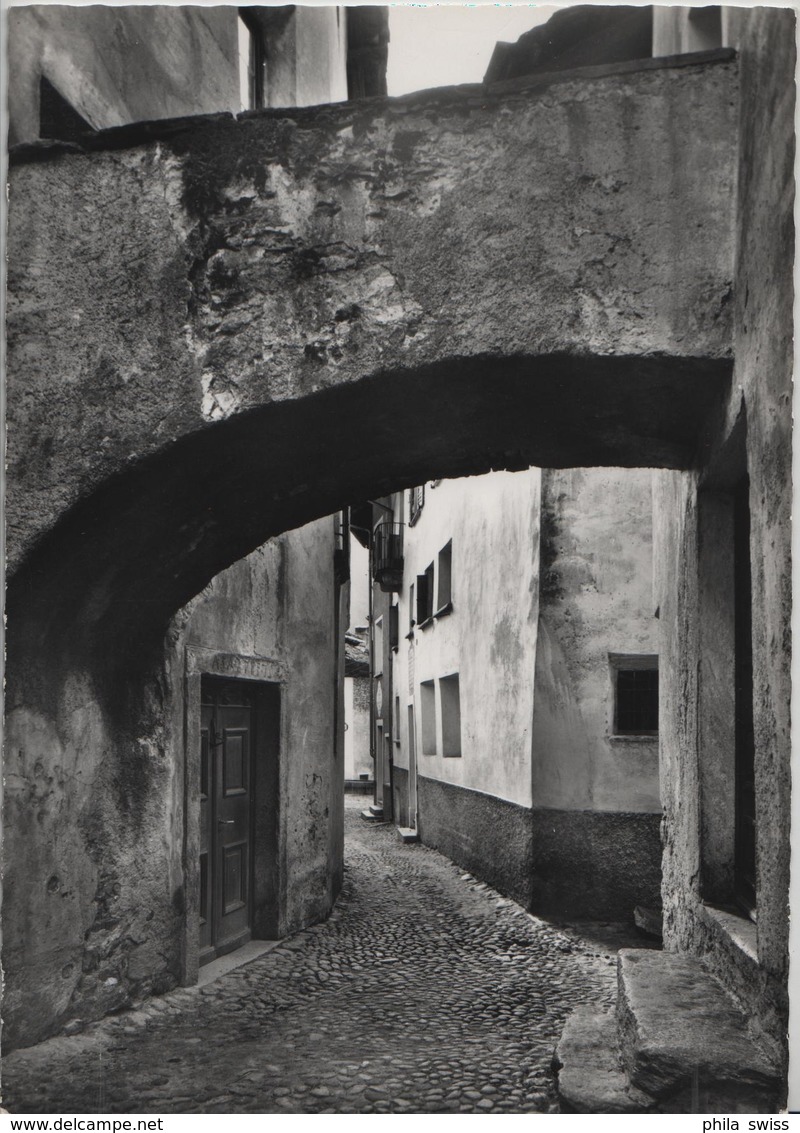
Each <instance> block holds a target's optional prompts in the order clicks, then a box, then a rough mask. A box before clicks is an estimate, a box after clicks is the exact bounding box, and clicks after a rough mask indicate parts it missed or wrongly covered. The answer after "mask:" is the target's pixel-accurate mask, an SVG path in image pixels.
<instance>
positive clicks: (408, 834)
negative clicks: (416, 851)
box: [397, 826, 419, 844]
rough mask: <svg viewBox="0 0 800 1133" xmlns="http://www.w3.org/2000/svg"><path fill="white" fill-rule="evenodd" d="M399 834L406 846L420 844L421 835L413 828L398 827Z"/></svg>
mask: <svg viewBox="0 0 800 1133" xmlns="http://www.w3.org/2000/svg"><path fill="white" fill-rule="evenodd" d="M397 833H398V836H399V838H400V841H401V842H405V843H406V844H410V843H412V842H419V833H418V831H416V830H415V829H414V828H413V827H411V826H398V827H397Z"/></svg>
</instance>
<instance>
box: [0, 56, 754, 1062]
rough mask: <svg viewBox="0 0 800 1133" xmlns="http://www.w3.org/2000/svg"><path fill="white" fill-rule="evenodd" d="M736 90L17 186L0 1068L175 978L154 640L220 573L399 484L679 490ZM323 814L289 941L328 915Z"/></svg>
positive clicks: (21, 160)
mask: <svg viewBox="0 0 800 1133" xmlns="http://www.w3.org/2000/svg"><path fill="white" fill-rule="evenodd" d="M734 84H735V64H734V63H733V61H732V58H731V55H730V53H723V54H722V55H719V56H715V57H713V58H703V59H694V60H693V61H690V62H689V63H688V64H687V65H683V64H682V63H680V64H673V65H669V66H664V65H662V64H660V63H655V64H653V63H650V62H647V61H645V62H644V63H642V64H641V65H639V64H636V65H633V66H629V67H627V69H626V68H623V69H622V71H619V72H615V71H614V70H613V69H612V70H610V71H605V72H601V73H593V74H592V75H591V76H587V77H583V78H581V77H580V76H579V77H577V78H576V77H575V76H572V77H569V78H567V79H566V80H565V81H564V82H562V83H558V84H555V85H552V84H551V85H549V86H548V85H547V84H545V86H544V87H543V88H539V89H537V88H534V89H533V90H531V91H527V90H525V89H524V88H514V89H513V90H509V91H506V92H499V93H498V92H495V93H492V94H487V93H486V92H485V91H482V90H481V91H476V90H465V91H458V92H445V93H444V94H434V95H425V96H422V97H420V98H416V99H414V98H412V99H407V100H400V101H397V102H389V103H386V102H382V101H377V102H374V103H370V104H367V105H365V106H353V105H350V106H343V107H335V108H323V109H311V110H304V111H291V112H274V113H265V114H258V115H255V116H247V115H245V116H242V117H241V118H239V119H237V120H233V119H230V118H225V117H221V118H216V119H212V120H201V121H192V120H190V121H188V122H178V123H166V124H165V123H160V124H158V125H156V126H147V125H145V126H144V127H137V128H135V129H133V130H130V129H122V130H120V131H109V132H106V134H104V135H100V136H98V138H97V139H95V141H94V142H93V143H92V144H91V145H90V146H89V148H88V149H87V150H86V151H85V152H73V151H69V150H64V149H63V148H62V149H59V148H58V147H55V148H52V149H43V150H35V151H26V152H24V153H21V154H18V155H17V163H16V165H15V168H14V171H13V189H12V217H11V233H12V242H11V243H12V247H11V273H10V276H11V278H10V283H11V286H12V289H13V293H14V303H13V306H12V309H11V310H10V312H9V313H10V325H9V361H10V370H11V374H12V382H11V387H10V390H9V419H10V439H11V440H10V462H11V485H12V493H11V497H10V500H9V505H10V506H9V520H10V527H9V533H10V546H9V550H10V556H11V561H12V570H13V574H12V577H11V583H10V590H9V597H8V612H9V650H10V653H11V656H12V658H13V662H12V664H11V665H10V666H9V672H8V679H9V692H8V708H9V726H8V752H9V756H8V766H7V774H8V775H9V777H10V778H11V779H13V803H12V804H11V810H10V812H9V813H10V815H11V820H12V821H10V822H9V828H10V829H13V832H14V845H15V846H16V847H17V852H16V854H15V857H14V861H13V866H14V868H13V869H7V871H6V883H7V904H6V912H7V914H9V916H8V920H7V925H6V929H7V931H6V940H7V956H8V957H9V958H10V962H7V968H6V970H7V972H8V974H9V983H8V988H9V991H8V996H7V1000H6V1011H5V1017H6V1020H7V1026H8V1029H9V1034H10V1035H11V1037H12V1041H14V1042H17V1041H23V1042H29V1041H35V1040H36V1039H37V1038H40V1037H42V1036H43V1035H44V1034H48V1033H52V1031H53V1029H54V1028H56V1027H57V1026H58V1025H59V1022H58V1021H59V1019H61V1018H64V1016H65V1015H69V1014H70V1013H71V1014H74V1013H75V1012H76V1010H78V1009H80V1008H78V1007H76V1004H81V1003H86V1004H88V1005H89V1006H88V1008H87V1009H88V1010H89V1011H90V1012H93V1013H97V1012H100V1013H102V1012H103V1011H104V1010H108V1009H112V1008H113V1005H114V1004H115V1003H116V1002H117V1000H116V999H115V998H114V997H115V996H116V994H117V993H116V992H114V991H113V989H112V991H111V992H109V991H108V990H107V981H108V980H111V981H114V980H117V981H119V979H120V977H119V976H118V974H117V971H116V969H114V971H113V972H112V971H110V970H109V969H108V968H107V967H105V966H104V965H106V962H107V961H108V960H109V957H111V956H115V957H119V956H122V957H123V960H122V961H120V963H121V965H122V966H121V968H120V971H122V972H123V975H122V977H121V978H122V981H123V983H124V985H125V986H126V987H129V988H131V989H133V990H134V991H135V993H136V994H146V993H148V992H150V991H153V990H155V991H157V990H159V989H160V988H161V987H163V986H169V985H170V983H174V982H175V981H176V980H179V979H182V978H185V976H186V972H187V969H188V967H189V964H188V961H187V959H186V954H185V953H186V934H185V931H184V928H185V923H186V919H187V908H188V907H190V906H191V903H192V894H191V892H189V891H188V890H189V889H190V888H191V883H190V882H189V881H187V877H188V874H189V869H188V865H187V863H188V862H189V859H190V856H191V847H190V846H189V841H190V840H189V839H188V838H187V837H186V835H185V830H186V828H187V824H186V822H185V814H186V803H187V797H188V793H189V792H188V788H187V782H188V780H187V778H186V776H185V775H184V771H183V765H182V763H181V759H180V752H181V751H182V750H183V747H184V736H185V731H186V727H187V723H186V715H185V712H184V705H183V703H182V699H181V695H180V693H181V691H182V689H183V687H184V682H185V678H186V670H185V668H184V660H185V659H184V657H183V656H182V650H181V646H182V643H181V638H180V627H178V628H177V629H176V627H175V625H174V623H172V622H171V619H173V617H174V615H175V614H176V612H177V611H179V610H180V609H181V608H182V607H183V606H184V604H185V603H186V602H187V601H188V600H189V599H190V598H191V597H192V596H193V595H195V594H197V592H198V591H199V590H200V589H201V588H202V587H203V586H204V585H205V584H206V583H207V582H208V581H209V580H210V579H211V578H213V577H214V576H215V575H216V574H217V573H218V572H219V571H220V570H222V569H223V568H224V567H226V566H227V565H228V564H230V563H233V562H235V561H237V560H239V559H241V557H242V556H243V555H245V554H247V553H248V552H250V551H252V550H253V549H254V548H256V547H258V546H259V545H260V544H262V543H263V542H264V541H265V540H266V539H267V538H269V537H270V536H271V535H275V534H277V533H279V532H281V531H286V530H288V529H292V528H294V527H296V526H299V525H301V524H304V523H307V522H308V521H309V520H311V519H313V518H315V517H319V516H323V515H326V514H328V513H330V512H331V511H333V510H334V509H336V508H338V507H340V506H342V505H345V504H348V503H351V502H358V501H359V500H362V499H363V498H365V497H368V496H374V495H377V494H380V493H383V492H385V491H388V490H390V489H395V488H398V487H402V486H404V485H411V484H414V483H417V482H419V481H420V480H424V479H425V478H427V477H433V476H435V477H441V476H455V475H465V474H476V473H481V472H484V471H487V470H488V469H490V468H512V469H513V468H520V467H525V466H528V465H530V464H541V465H547V466H551V467H564V466H570V465H576V464H577V465H580V464H583V465H602V464H613V465H622V466H635V465H647V466H652V467H664V468H689V467H692V466H693V465H694V464H695V462H696V461H697V459H698V454H699V452H700V451H701V450H702V447H703V445H704V443H705V430H706V427H707V425H708V423H709V421H710V420H711V418H712V417H713V416H714V414H715V410H716V408H717V406H718V405H719V404H720V402H721V401H722V400H723V399H724V396H725V392H726V389H727V387H728V385H729V374H730V368H731V363H730V354H731V350H730V310H731V304H730V298H731V251H732V241H733V229H732V218H733V207H732V206H733V175H734V160H733V155H734V151H735V146H734V142H733V132H734V125H735V113H734V112H735V99H734V98H733V97H732V93H733V91H734V89H735V87H734ZM698 106H700V107H702V115H700V118H701V120H702V128H700V127H699V125H698V120H699V119H698V113H697V108H698ZM640 137H646V138H647V144H646V145H642V144H640V143H639V138H640ZM567 143H568V144H567ZM67 202H68V205H67ZM350 437H355V438H357V444H355V445H352V446H351V445H350V444H348V439H349V438H350ZM264 679H265V680H269V679H271V677H270V676H266V677H265V678H264ZM325 755H326V753H325V752H324V751H321V752H320V753H319V759H323V758H324V757H325ZM301 770H303V769H301ZM305 770H307V774H306V777H305V779H303V778H302V776H301V778H300V779H299V780H297V781H295V783H294V785H293V787H292V790H294V791H295V794H294V798H295V799H297V800H300V802H303V803H304V802H305V798H306V796H307V794H308V791H309V788H308V782H309V781H311V782H313V779H314V775H315V774H316V770H315V768H314V767H313V766H310V767H308V768H307V769H305ZM299 773H300V772H298V774H299ZM318 803H319V805H318V807H317V809H316V810H314V812H313V813H304V814H303V815H302V816H301V817H298V812H297V811H295V812H293V813H294V815H295V817H298V822H297V823H296V825H297V826H303V828H304V830H305V835H304V836H305V837H306V840H307V842H308V840H310V839H312V838H313V839H314V840H315V841H316V844H317V847H318V848H320V847H321V849H319V854H318V856H317V858H316V859H314V861H315V864H314V869H316V870H317V873H316V875H315V878H314V884H315V886H316V893H317V896H316V903H314V902H309V904H308V905H307V907H306V908H304V909H302V910H300V911H299V913H298V914H297V923H307V922H308V920H310V919H313V918H314V917H316V916H320V915H323V914H324V911H325V909H326V908H328V907H329V906H330V901H331V900H332V890H333V883H332V882H330V881H329V879H328V878H327V877H326V876H324V869H323V868H319V866H318V863H319V862H320V861H322V860H323V859H324V855H325V851H326V844H327V847H328V848H330V845H331V844H332V843H333V842H334V841H335V833H336V831H335V823H333V822H332V821H329V816H328V814H327V812H326V810H325V800H324V799H321V800H318ZM297 805H298V806H299V805H300V803H298V804H297ZM43 832H44V833H43ZM284 833H286V831H284ZM8 844H9V843H7V845H8ZM303 870H305V871H306V872H307V873H308V872H310V871H311V867H310V866H308V863H307V862H304V861H301V862H300V863H299V865H298V867H297V872H298V873H302V872H303ZM43 892H44V893H46V897H45V898H44V900H45V901H46V902H49V903H48V904H47V905H46V910H47V912H46V916H45V917H44V918H42V917H41V915H40V914H41V909H42V907H43V906H42V893H43ZM31 940H40V941H41V947H40V948H39V949H38V950H36V951H35V952H34V953H31V952H30V951H27V952H26V944H27V942H29V941H31ZM115 963H116V960H115ZM113 986H114V987H117V986H118V984H114V985H113ZM109 1005H111V1006H109Z"/></svg>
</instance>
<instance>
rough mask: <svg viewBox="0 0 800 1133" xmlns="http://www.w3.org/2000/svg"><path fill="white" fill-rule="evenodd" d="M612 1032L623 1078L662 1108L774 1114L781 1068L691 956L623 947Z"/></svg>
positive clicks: (745, 1021)
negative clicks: (756, 1041)
mask: <svg viewBox="0 0 800 1133" xmlns="http://www.w3.org/2000/svg"><path fill="white" fill-rule="evenodd" d="M617 973H618V996H617V1033H618V1038H619V1047H620V1052H621V1056H622V1061H623V1064H624V1066H625V1069H626V1071H627V1074H628V1078H629V1080H630V1082H631V1084H632V1085H633V1086H634V1087H636V1088H637V1089H639V1090H641V1091H643V1092H644V1093H646V1094H650V1095H651V1096H652V1097H653V1098H655V1099H656V1102H657V1103H658V1105H657V1108H658V1110H660V1111H661V1112H666V1113H714V1112H720V1113H774V1112H776V1110H777V1109H778V1106H779V1101H780V1098H781V1093H782V1083H781V1075H780V1073H779V1070H778V1069H777V1067H775V1066H773V1065H772V1064H771V1063H770V1061H769V1060H768V1058H767V1057H766V1055H765V1054H764V1052H763V1051H762V1050H761V1049H760V1048H759V1047H758V1046H757V1045H756V1043H755V1042H754V1041H753V1039H752V1037H751V1036H750V1035H749V1033H748V1027H747V1017H746V1015H745V1014H744V1012H743V1011H741V1009H740V1008H739V1007H738V1006H737V1004H736V1002H735V1001H734V999H733V998H732V997H731V996H730V995H729V994H728V993H727V992H726V991H725V989H724V988H723V986H722V985H721V984H720V983H719V981H718V980H717V979H715V978H714V977H713V976H712V975H710V973H709V972H708V971H707V970H706V969H705V968H704V966H703V964H702V961H700V960H699V959H697V958H696V957H692V956H684V955H677V954H674V953H670V952H653V951H647V950H638V949H623V950H622V951H621V952H620V953H619V958H618V968H617Z"/></svg>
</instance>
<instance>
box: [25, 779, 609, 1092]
mask: <svg viewBox="0 0 800 1133" xmlns="http://www.w3.org/2000/svg"><path fill="white" fill-rule="evenodd" d="M363 805H364V800H363V798H362V799H353V798H348V799H347V811H346V816H345V817H346V826H347V850H346V876H345V887H344V891H343V893H342V896H341V898H340V900H339V902H338V904H337V907H336V909H335V911H334V913H333V915H332V916H331V917H330V919H329V920H328V921H327V922H326V923H325V924H322V925H319V926H316V927H315V928H312V929H310V930H308V931H306V932H303V933H300V934H299V935H298V936H296V937H294V938H292V939H290V940H287V941H286V942H284V943H282V944H281V945H280V946H278V947H277V948H276V949H274V950H273V951H272V952H271V953H269V954H268V955H266V956H263V957H262V958H261V959H258V960H255V961H253V962H251V963H249V964H247V965H245V966H243V967H241V968H239V969H237V970H236V971H234V972H231V973H229V974H228V975H226V976H223V977H221V978H220V979H218V980H216V981H215V982H213V983H211V984H209V985H207V986H206V987H204V988H200V989H198V988H190V989H181V990H178V991H175V992H172V993H170V994H168V995H165V996H162V997H159V998H154V999H151V1000H148V1001H146V1003H145V1004H144V1005H143V1006H142V1007H141V1008H140V1009H139V1010H136V1011H131V1012H127V1013H124V1014H121V1015H119V1016H117V1017H115V1018H113V1019H107V1020H104V1021H103V1022H100V1023H97V1024H94V1025H92V1026H89V1027H87V1028H86V1030H85V1031H84V1032H83V1033H80V1034H76V1035H72V1036H69V1037H59V1038H55V1039H52V1040H50V1041H49V1042H46V1043H42V1044H41V1045H40V1046H38V1047H32V1048H29V1049H27V1050H20V1051H17V1052H14V1053H12V1054H10V1055H9V1056H8V1057H7V1058H5V1059H4V1061H3V1094H4V1099H5V1100H4V1105H5V1107H6V1108H7V1109H9V1110H10V1111H11V1112H12V1113H15V1112H16V1113H21V1112H26V1113H46V1112H61V1113H70V1112H71V1113H128V1112H133V1113H136V1112H144V1113H191V1112H198V1113H204V1112H205V1113H237V1112H239V1113H271V1112H288V1113H396V1112H410V1113H415V1112H422V1113H429V1112H437V1113H438V1112H441V1113H451V1112H457V1113H483V1112H486V1113H490V1112H506V1113H521V1112H525V1113H527V1112H547V1111H553V1110H554V1109H555V1108H556V1103H555V1100H554V1095H553V1089H552V1080H551V1076H550V1060H551V1057H552V1052H553V1047H554V1045H555V1042H556V1040H557V1038H558V1035H559V1033H560V1030H561V1027H562V1024H563V1022H564V1020H565V1018H566V1016H567V1015H568V1013H569V1012H570V1010H571V1009H572V1008H573V1007H574V1006H577V1005H578V1004H583V1003H594V1004H602V1003H608V1004H610V1003H611V1002H612V998H613V989H614V984H615V963H614V962H615V956H614V952H613V949H611V948H610V947H604V946H603V945H602V944H600V943H599V942H598V940H597V939H596V938H595V939H594V940H592V939H586V940H581V939H578V938H576V936H575V934H574V933H570V932H569V931H568V930H566V931H564V932H562V931H559V930H556V929H554V928H552V927H551V926H549V925H546V924H544V923H543V922H539V921H537V920H535V919H534V918H531V917H529V916H528V915H526V914H525V913H524V912H523V911H522V910H521V909H520V908H519V906H517V905H515V904H514V903H512V902H510V901H508V900H504V899H502V898H500V897H499V896H498V894H497V893H495V892H494V891H493V890H490V889H488V888H487V887H486V886H484V885H481V884H479V883H477V882H476V881H474V879H472V878H470V877H468V876H467V875H465V874H464V873H463V871H461V870H459V869H458V868H457V867H456V866H455V865H453V864H452V863H451V862H450V861H448V860H447V859H446V858H444V857H442V856H441V855H440V854H438V853H436V852H434V851H432V850H429V849H427V848H425V847H423V846H420V845H411V846H406V845H403V844H402V843H401V842H400V840H399V839H398V837H397V834H396V831H395V829H394V827H393V826H390V825H378V826H375V825H368V824H366V823H365V822H363V820H362V819H361V818H360V816H359V809H360V808H361V807H362V806H363Z"/></svg>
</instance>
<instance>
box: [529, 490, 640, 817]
mask: <svg viewBox="0 0 800 1133" xmlns="http://www.w3.org/2000/svg"><path fill="white" fill-rule="evenodd" d="M541 563H542V566H541V597H540V612H539V645H538V650H537V654H536V691H535V694H534V697H535V700H534V705H535V707H534V717H533V769H532V770H533V802H534V805H536V806H541V807H550V808H556V809H562V810H601V811H632V812H648V811H649V812H656V813H660V810H661V802H660V799H659V795H658V738H657V737H652V738H643V737H631V736H624V737H619V736H615V734H614V691H613V682H612V673H611V670H610V667H609V653H628V654H657V653H658V634H657V628H658V622H657V620H656V618H655V616H654V615H655V604H654V602H653V558H652V492H651V477H650V473H649V472H647V471H637V470H632V469H614V468H604V469H588V470H587V469H570V470H562V471H547V472H543V473H542V541H541Z"/></svg>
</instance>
